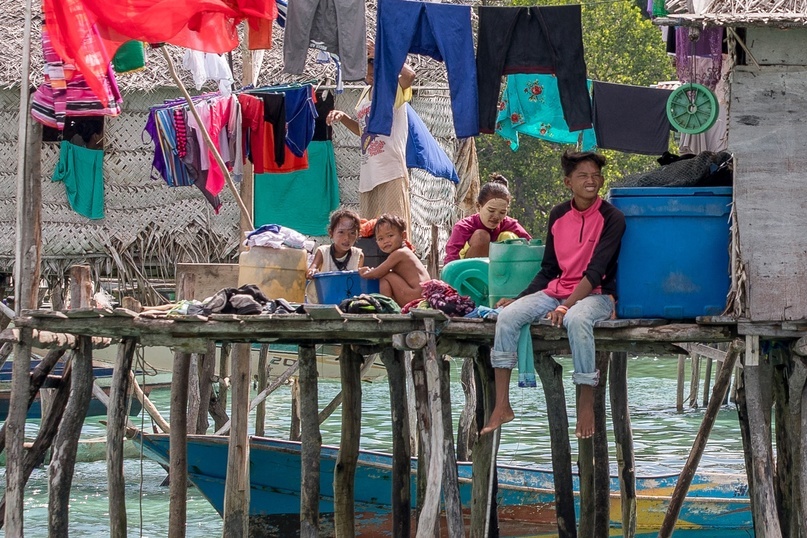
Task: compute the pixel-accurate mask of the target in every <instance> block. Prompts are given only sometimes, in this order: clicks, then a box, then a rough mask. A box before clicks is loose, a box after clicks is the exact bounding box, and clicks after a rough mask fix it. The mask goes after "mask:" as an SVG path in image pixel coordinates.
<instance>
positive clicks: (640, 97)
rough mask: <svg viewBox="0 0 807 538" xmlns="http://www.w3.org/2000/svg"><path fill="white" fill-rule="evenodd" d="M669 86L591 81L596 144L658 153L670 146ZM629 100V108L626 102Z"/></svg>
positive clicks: (611, 147)
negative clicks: (628, 109)
mask: <svg viewBox="0 0 807 538" xmlns="http://www.w3.org/2000/svg"><path fill="white" fill-rule="evenodd" d="M671 93H672V92H671V91H670V90H662V89H659V88H649V87H645V86H630V85H627V84H612V83H609V82H600V81H598V80H595V81H594V87H593V94H592V101H593V103H594V107H593V108H594V132H595V133H596V134H597V146H599V147H601V148H602V149H615V150H618V151H625V152H628V153H641V154H644V155H661V154H662V153H664V152H665V151H667V150H668V149H669V148H670V130H671V129H672V125H670V120H669V119H668V118H667V99H669V97H670V94H671ZM626 103H630V112H629V113H627V112H626V108H625V104H626Z"/></svg>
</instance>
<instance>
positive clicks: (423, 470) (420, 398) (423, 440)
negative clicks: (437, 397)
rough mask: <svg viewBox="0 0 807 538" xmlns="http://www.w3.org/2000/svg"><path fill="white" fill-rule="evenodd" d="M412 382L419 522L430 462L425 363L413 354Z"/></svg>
mask: <svg viewBox="0 0 807 538" xmlns="http://www.w3.org/2000/svg"><path fill="white" fill-rule="evenodd" d="M412 381H413V384H414V388H415V414H416V415H417V439H418V470H417V483H416V486H417V489H416V490H415V491H416V493H417V497H416V498H415V518H416V519H417V520H418V521H420V513H421V512H422V511H423V502H424V500H425V499H426V481H427V480H428V475H429V464H430V462H431V438H430V437H429V435H430V434H431V431H430V430H427V429H426V428H425V427H424V425H425V424H427V423H428V421H429V405H428V402H427V400H428V398H429V393H428V389H427V388H426V363H425V361H424V357H423V354H422V353H420V352H417V351H416V352H413V354H412Z"/></svg>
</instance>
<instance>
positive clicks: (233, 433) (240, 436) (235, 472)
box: [222, 344, 251, 538]
mask: <svg viewBox="0 0 807 538" xmlns="http://www.w3.org/2000/svg"><path fill="white" fill-rule="evenodd" d="M249 358H250V345H249V344H235V345H234V346H233V364H232V366H233V373H232V376H231V382H232V388H233V401H232V429H231V430H230V445H229V450H228V451H227V480H226V482H225V485H224V525H223V527H222V536H223V537H225V538H247V536H248V529H249V495H250V491H249V486H250V480H249V435H248V427H249V384H250V381H251V378H250V372H249V371H250V360H249Z"/></svg>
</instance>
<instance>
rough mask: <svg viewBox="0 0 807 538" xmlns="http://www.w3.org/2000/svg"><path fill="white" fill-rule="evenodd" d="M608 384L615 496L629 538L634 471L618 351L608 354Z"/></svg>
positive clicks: (624, 371) (624, 370)
mask: <svg viewBox="0 0 807 538" xmlns="http://www.w3.org/2000/svg"><path fill="white" fill-rule="evenodd" d="M608 383H609V385H608V386H609V394H610V395H611V420H612V421H613V423H614V444H615V445H616V459H617V465H618V473H619V493H620V497H621V499H622V536H623V537H624V538H629V537H632V536H635V535H636V470H635V461H634V452H633V432H632V430H631V427H630V408H629V407H628V354H627V353H625V352H622V351H619V352H614V353H611V363H610V367H609V375H608Z"/></svg>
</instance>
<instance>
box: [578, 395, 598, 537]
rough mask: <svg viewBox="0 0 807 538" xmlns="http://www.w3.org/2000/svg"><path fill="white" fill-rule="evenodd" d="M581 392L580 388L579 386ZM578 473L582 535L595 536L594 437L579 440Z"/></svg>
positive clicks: (580, 532)
mask: <svg viewBox="0 0 807 538" xmlns="http://www.w3.org/2000/svg"><path fill="white" fill-rule="evenodd" d="M576 389H577V391H578V392H579V391H580V389H579V388H577V387H576ZM577 473H578V475H579V477H580V528H579V531H578V533H579V535H580V536H584V537H586V536H592V537H593V536H594V529H595V528H596V526H595V519H596V515H595V513H594V512H595V510H596V509H597V507H596V505H595V495H594V439H593V438H591V437H589V438H587V439H578V440H577Z"/></svg>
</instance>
